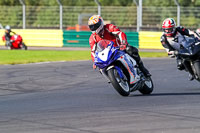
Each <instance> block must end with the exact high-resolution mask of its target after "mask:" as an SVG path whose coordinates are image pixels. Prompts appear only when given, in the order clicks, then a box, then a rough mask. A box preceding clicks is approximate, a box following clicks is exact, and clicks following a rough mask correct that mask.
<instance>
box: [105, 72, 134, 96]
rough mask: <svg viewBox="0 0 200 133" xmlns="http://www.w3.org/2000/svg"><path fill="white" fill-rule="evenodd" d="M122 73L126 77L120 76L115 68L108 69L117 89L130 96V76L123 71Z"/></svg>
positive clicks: (121, 93) (120, 92)
mask: <svg viewBox="0 0 200 133" xmlns="http://www.w3.org/2000/svg"><path fill="white" fill-rule="evenodd" d="M122 74H123V76H124V77H125V78H124V79H121V78H120V76H119V73H118V71H117V70H116V69H115V68H111V69H110V70H108V77H109V78H110V82H111V83H112V85H113V87H114V88H115V90H116V91H117V92H118V93H119V94H120V95H122V96H128V95H129V94H130V88H129V83H128V78H127V77H126V75H125V74H124V73H123V71H122Z"/></svg>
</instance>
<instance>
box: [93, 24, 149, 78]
mask: <svg viewBox="0 0 200 133" xmlns="http://www.w3.org/2000/svg"><path fill="white" fill-rule="evenodd" d="M102 39H106V40H110V41H113V42H114V46H124V45H125V46H126V49H125V52H127V53H128V54H129V55H130V56H131V57H133V58H134V59H135V60H136V62H137V64H138V66H139V68H140V70H141V71H142V72H143V73H144V75H145V76H146V77H148V76H151V74H150V73H149V71H148V70H147V69H146V68H145V67H144V65H143V62H142V60H141V58H140V56H139V53H138V49H137V48H135V47H133V46H130V45H128V42H127V37H126V34H125V33H124V32H122V31H121V30H120V29H119V28H118V27H117V26H115V25H113V24H106V25H104V33H103V34H102V35H98V34H96V33H92V34H91V36H90V38H89V44H90V47H91V58H92V61H93V62H94V56H95V53H94V52H95V50H96V45H97V43H98V42H99V41H101V40H102Z"/></svg>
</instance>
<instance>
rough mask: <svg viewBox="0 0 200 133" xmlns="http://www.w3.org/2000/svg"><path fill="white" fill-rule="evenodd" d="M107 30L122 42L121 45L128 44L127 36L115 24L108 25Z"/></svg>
mask: <svg viewBox="0 0 200 133" xmlns="http://www.w3.org/2000/svg"><path fill="white" fill-rule="evenodd" d="M106 30H108V32H110V33H111V34H112V35H114V36H115V37H117V38H118V39H119V40H120V45H121V44H126V45H127V44H128V42H127V37H126V34H125V33H124V32H122V31H121V30H120V29H119V28H118V27H117V26H115V25H113V24H107V25H106Z"/></svg>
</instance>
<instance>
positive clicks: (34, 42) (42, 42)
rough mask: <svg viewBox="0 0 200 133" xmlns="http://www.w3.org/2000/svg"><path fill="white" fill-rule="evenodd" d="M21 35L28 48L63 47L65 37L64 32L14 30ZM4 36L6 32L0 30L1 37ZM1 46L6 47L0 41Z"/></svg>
mask: <svg viewBox="0 0 200 133" xmlns="http://www.w3.org/2000/svg"><path fill="white" fill-rule="evenodd" d="M13 31H14V32H16V33H17V34H20V35H21V36H22V38H23V41H24V42H25V44H26V45H27V46H39V47H40V46H41V47H62V46H63V36H62V34H63V33H62V30H40V29H33V30H32V29H20V30H19V29H13ZM3 35H4V30H0V36H1V37H2V36H3ZM0 45H5V43H3V42H2V39H1V41H0Z"/></svg>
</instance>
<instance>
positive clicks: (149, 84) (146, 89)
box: [139, 77, 154, 95]
mask: <svg viewBox="0 0 200 133" xmlns="http://www.w3.org/2000/svg"><path fill="white" fill-rule="evenodd" d="M153 88H154V86H153V81H152V79H151V77H148V78H147V79H146V81H145V82H144V86H143V87H142V88H141V89H139V91H140V93H142V94H144V95H148V94H151V92H152V91H153Z"/></svg>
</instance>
